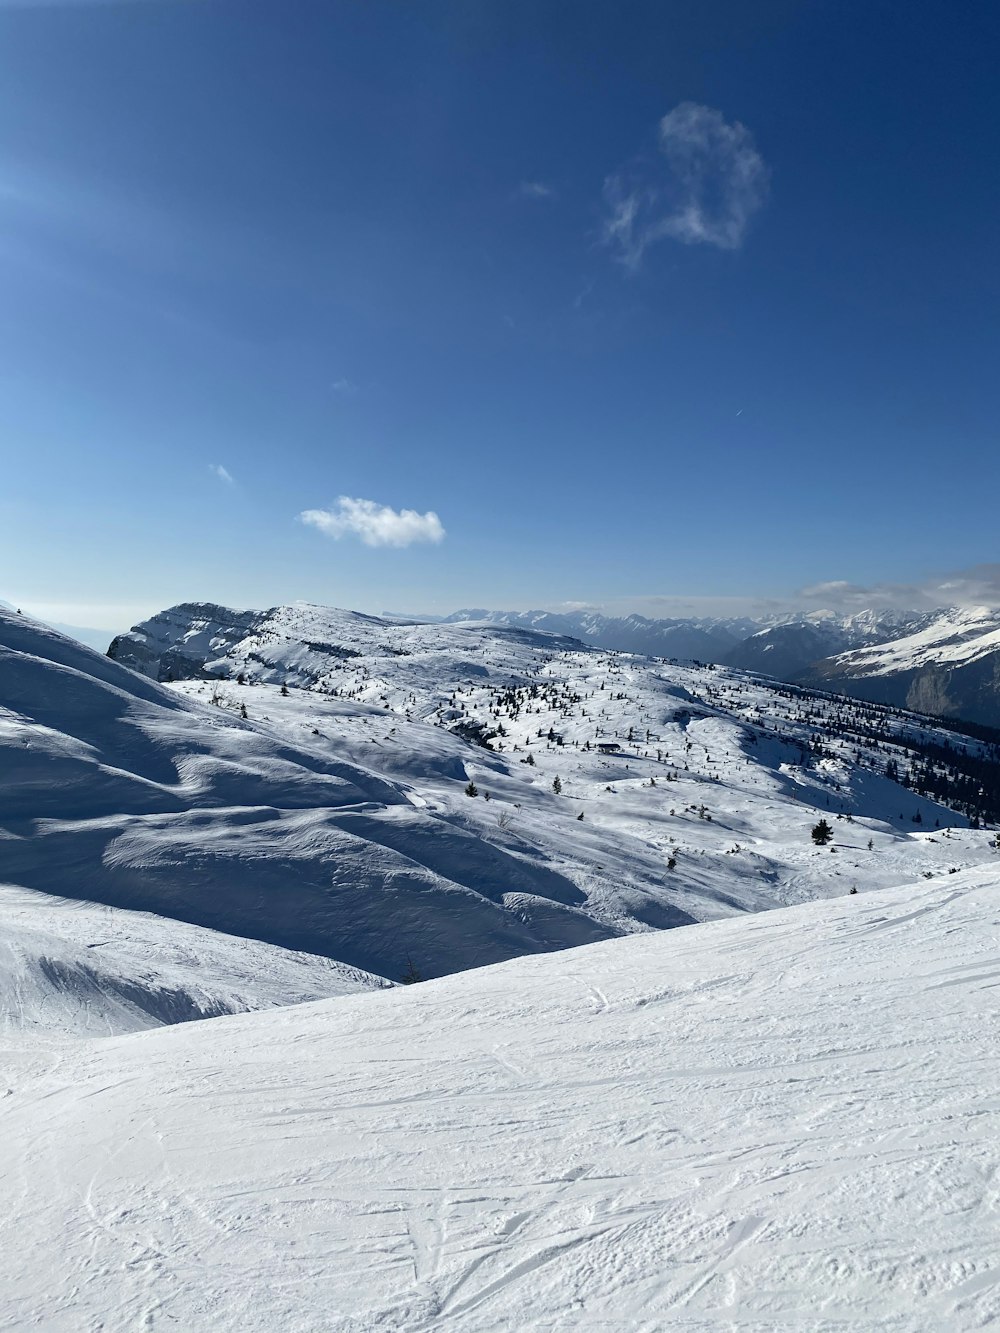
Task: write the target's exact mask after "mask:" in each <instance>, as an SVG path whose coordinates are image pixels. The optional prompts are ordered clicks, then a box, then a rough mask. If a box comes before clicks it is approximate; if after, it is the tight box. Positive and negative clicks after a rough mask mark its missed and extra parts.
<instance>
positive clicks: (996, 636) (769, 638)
mask: <svg viewBox="0 0 1000 1333" xmlns="http://www.w3.org/2000/svg"><path fill="white" fill-rule="evenodd" d="M448 620H449V621H451V622H453V623H458V622H470V621H479V622H485V623H488V624H492V625H510V626H516V627H519V628H523V629H532V630H544V631H548V632H550V633H556V634H561V635H572V636H573V637H575V638H578V639H582V640H583V641H584V643H589V644H594V645H596V646H598V647H601V648H605V649H616V650H618V651H619V652H631V653H647V654H650V655H651V656H655V657H671V658H676V659H693V660H696V661H713V662H719V663H722V664H724V665H726V666H733V667H739V668H740V669H742V670H745V671H758V672H761V673H763V674H765V675H768V676H773V677H775V678H776V679H778V680H787V681H791V682H801V683H804V684H810V685H813V686H818V687H822V688H825V689H830V690H835V691H837V692H839V693H843V694H851V695H854V696H856V697H858V698H864V699H872V700H876V701H879V702H882V703H888V704H897V705H900V706H904V707H906V708H911V709H914V710H916V711H919V712H924V713H930V714H934V715H937V716H940V717H955V718H963V719H965V720H967V721H970V722H979V723H984V724H986V725H988V726H993V727H998V726H1000V611H995V610H992V609H991V608H989V607H978V608H973V609H968V610H960V609H956V608H954V607H952V608H945V609H942V610H935V611H898V610H873V609H869V610H864V611H859V612H853V613H851V614H841V613H838V612H833V611H814V612H809V613H807V614H803V613H801V612H784V613H779V614H776V615H773V616H769V617H762V618H757V619H753V618H739V617H737V618H718V619H713V618H707V617H706V618H691V619H675V620H653V619H647V618H646V617H645V616H639V615H632V616H620V617H619V616H604V615H601V614H600V613H599V612H595V611H575V612H564V613H556V612H550V611H485V610H481V609H466V610H462V611H456V612H455V613H454V615H452V616H449V617H448Z"/></svg>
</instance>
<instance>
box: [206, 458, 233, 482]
mask: <svg viewBox="0 0 1000 1333" xmlns="http://www.w3.org/2000/svg"><path fill="white" fill-rule="evenodd" d="M208 470H209V472H211V474H212V476H213V477H218V478H219V480H220V481H224V482H225V483H226V485H227V486H233V485H235V481H234V479H233V474H232V473H231V472H230V471H229V469H228V468H224V467H223V466H222V464H221V463H209V465H208Z"/></svg>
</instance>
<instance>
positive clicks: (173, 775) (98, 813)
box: [0, 612, 686, 993]
mask: <svg viewBox="0 0 1000 1333" xmlns="http://www.w3.org/2000/svg"><path fill="white" fill-rule="evenodd" d="M0 690H2V699H3V703H2V706H0V883H7V884H10V885H13V886H17V887H19V888H22V889H32V890H36V891H39V892H44V893H47V894H53V895H57V896H59V897H62V898H68V899H74V900H81V899H85V900H89V901H91V902H95V903H104V904H106V905H109V906H114V907H124V908H129V909H138V910H141V911H147V912H155V913H157V914H159V915H161V916H164V917H170V918H177V919H180V920H182V921H187V922H190V923H192V924H195V925H200V926H207V927H209V928H211V929H213V930H217V931H223V932H227V933H229V934H235V935H240V936H247V937H251V938H253V939H256V940H263V941H266V942H268V943H271V944H274V945H278V946H281V947H282V948H285V949H291V950H297V951H305V952H309V953H314V954H323V955H325V956H327V957H330V958H334V959H337V960H338V961H339V962H341V963H345V964H349V965H351V966H352V967H354V968H360V969H362V970H364V971H368V972H374V973H376V974H378V975H380V976H388V977H390V978H393V979H398V978H399V977H400V976H402V975H403V974H404V973H405V972H406V970H407V968H408V965H409V960H410V958H411V956H412V957H417V958H419V960H420V967H421V969H422V971H423V972H424V974H425V975H433V974H436V973H439V972H444V971H451V970H454V969H456V968H461V967H470V966H473V965H476V964H481V963H485V962H491V961H497V960H498V959H503V958H510V957H514V956H516V955H519V954H523V953H529V952H532V951H537V950H543V949H551V948H559V947H564V946H566V945H568V944H577V943H582V942H586V941H589V940H594V939H602V938H606V937H607V936H609V935H611V934H615V933H618V927H617V926H616V925H614V924H613V923H610V922H603V921H600V920H598V919H597V917H596V915H595V913H594V912H593V911H592V910H589V909H588V908H587V895H586V894H585V893H584V892H583V891H582V890H581V889H580V888H578V887H577V885H576V884H575V883H573V882H572V881H571V880H569V879H568V878H567V877H566V876H565V875H564V874H563V873H562V872H561V871H560V870H559V869H558V868H556V867H555V866H553V865H551V864H549V863H548V861H549V858H547V857H546V858H543V857H538V856H532V855H530V854H526V853H525V852H524V850H523V849H522V848H521V847H520V844H519V843H518V842H517V841H516V840H514V839H508V840H507V843H506V845H505V843H504V840H503V839H501V838H499V837H497V836H494V837H493V838H488V837H487V838H484V837H481V836H479V835H478V834H477V833H476V832H475V831H474V830H470V829H466V828H463V827H461V826H460V825H459V824H458V823H457V822H453V821H450V820H448V819H447V818H446V817H445V818H443V817H442V816H441V815H440V814H438V813H435V812H434V811H432V810H431V809H430V808H429V805H428V802H427V801H425V800H424V799H423V798H422V797H420V796H418V795H417V794H416V793H415V792H414V791H413V788H412V783H408V782H401V781H398V780H397V779H395V778H392V777H387V776H382V775H380V774H378V773H376V772H374V771H373V770H372V768H371V767H368V766H366V765H365V764H364V762H363V761H364V758H369V757H370V758H374V757H375V756H374V753H372V752H370V753H369V755H363V756H362V759H361V762H354V761H352V760H350V759H349V758H346V757H344V756H343V754H338V753H337V747H336V746H335V745H331V744H330V743H329V742H327V741H325V740H324V739H323V738H322V737H320V736H319V733H318V730H317V729H316V728H315V726H314V725H313V726H309V727H304V726H303V727H300V728H297V729H296V735H295V739H294V740H293V741H291V742H290V741H289V740H288V739H287V738H286V737H285V736H284V735H283V734H282V733H281V731H280V730H279V729H277V728H274V727H269V726H268V724H267V722H266V721H262V720H260V719H258V720H256V721H244V720H243V719H242V718H241V717H240V716H239V713H238V711H237V710H235V709H228V710H227V709H226V708H222V707H214V708H213V707H209V706H207V705H206V703H203V702H200V701H197V700H191V699H185V698H183V697H182V696H181V695H180V694H178V693H177V692H176V691H173V692H172V691H170V690H167V689H165V688H163V687H162V686H160V685H156V684H154V683H153V682H151V681H149V680H146V679H144V678H142V677H141V676H138V675H136V674H135V673H134V672H131V671H129V670H127V669H126V668H124V667H122V666H120V665H119V664H118V663H116V662H113V661H109V660H108V659H107V658H106V657H101V656H99V655H98V654H96V653H93V652H91V651H90V650H88V649H86V648H84V647H82V646H81V645H79V644H76V643H74V642H72V641H71V640H69V639H65V638H62V637H61V636H59V635H57V634H55V633H54V632H52V631H49V630H47V629H45V628H44V627H43V626H41V625H39V624H38V623H37V622H33V621H31V620H30V619H29V618H28V617H21V616H15V615H9V614H7V613H3V612H0ZM369 711H372V710H369ZM331 720H332V719H330V718H328V717H325V718H324V723H325V724H326V723H328V722H329V721H331ZM380 720H381V719H380ZM433 734H434V736H435V739H437V733H433ZM466 749H468V746H467V745H466V743H465V742H463V741H461V740H460V739H458V738H454V739H453V740H452V742H451V748H450V749H449V748H448V747H447V746H438V747H437V749H436V750H435V749H429V750H428V751H426V752H423V753H417V754H415V755H413V756H412V757H411V759H410V760H409V762H408V763H406V764H404V765H403V768H404V769H407V768H410V769H413V770H414V771H420V770H421V769H422V768H423V767H424V766H427V767H428V768H430V769H431V770H439V771H440V772H441V773H442V774H444V775H447V780H448V782H449V784H450V785H451V786H453V787H455V788H456V791H457V793H458V794H459V795H458V799H459V800H461V799H464V798H462V797H461V795H460V793H461V790H462V784H464V783H465V782H467V781H468V779H467V777H466V775H465V770H464V768H463V765H462V760H461V757H460V752H461V751H463V750H466ZM397 771H398V766H397ZM456 803H457V802H456ZM494 834H499V830H497V829H495V828H494ZM646 896H647V897H648V896H650V895H646ZM638 897H639V899H640V901H641V900H643V895H641V894H640V895H638ZM655 909H656V904H655V903H651V904H650V910H651V911H653V910H655ZM659 910H660V911H661V912H662V913H663V914H664V917H665V918H666V917H669V916H671V909H669V908H668V907H667V905H666V904H663V905H662V906H661V907H660V909H659ZM672 919H677V920H683V919H686V918H685V917H684V915H683V914H682V913H680V912H674V913H673V917H672ZM95 956H96V955H95ZM321 993H322V992H321Z"/></svg>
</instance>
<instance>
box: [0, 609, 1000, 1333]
mask: <svg viewBox="0 0 1000 1333" xmlns="http://www.w3.org/2000/svg"><path fill="white" fill-rule="evenodd" d="M998 762H1000V752H998V750H997V746H996V744H995V743H994V740H993V739H991V738H990V737H989V736H988V735H984V734H979V735H970V734H968V732H966V731H962V730H961V729H958V728H955V727H950V726H948V725H946V724H943V723H942V724H938V723H936V722H934V721H933V720H932V719H929V718H928V717H924V716H918V715H914V714H912V713H908V712H906V711H904V710H903V709H901V708H898V707H885V706H882V705H880V704H876V703H873V702H867V701H863V700H856V699H847V698H843V697H839V696H836V695H831V694H827V693H824V692H822V691H817V690H810V689H804V688H801V687H798V686H793V685H781V684H779V683H778V682H776V681H775V680H773V679H768V678H766V677H763V676H758V675H754V674H752V673H749V672H745V671H740V670H736V669H733V668H728V667H717V666H710V665H701V666H698V665H690V664H689V665H683V664H679V663H676V662H670V661H667V660H664V659H661V658H654V657H643V656H633V655H630V654H627V653H623V652H617V651H612V650H607V649H604V648H600V647H596V646H593V645H586V644H584V643H582V642H580V641H579V640H578V639H574V638H571V637H567V636H565V635H553V634H546V633H542V632H539V631H537V630H531V629H526V628H524V627H520V626H509V625H498V624H485V623H468V622H459V623H449V624H434V625H428V624H415V623H407V622H405V621H400V620H396V621H389V620H383V619H379V618H375V617H370V616H362V615H359V614H356V613H351V612H345V611H337V610H333V609H330V608H326V607H317V606H307V605H295V606H291V607H277V608H273V609H272V610H270V611H267V612H255V611H233V610H231V609H229V608H224V607H219V606H215V605H208V604H204V603H189V604H184V605H181V606H177V607H173V608H171V609H170V610H168V611H165V612H163V613H162V614H161V615H159V616H157V617H154V618H153V619H152V620H150V621H147V622H144V624H142V625H140V626H137V627H136V628H135V629H134V630H133V631H131V632H130V634H128V635H124V636H120V637H119V638H118V639H116V640H115V643H114V645H113V646H112V650H111V656H110V657H103V656H100V655H99V654H97V653H95V652H92V651H90V650H89V649H87V648H86V647H83V646H81V645H80V644H79V643H76V642H73V641H72V640H70V639H67V638H65V637H63V636H61V635H60V634H58V633H55V632H53V631H51V630H48V629H46V628H44V627H43V626H41V625H39V624H38V623H37V622H35V621H33V620H31V619H30V618H29V617H27V616H20V615H17V614H14V613H8V612H6V611H4V610H2V609H0V1189H2V1196H3V1198H4V1201H5V1205H6V1206H5V1208H4V1209H3V1210H0V1227H2V1228H3V1231H2V1239H3V1243H2V1244H0V1328H8V1327H9V1328H12V1329H21V1328H38V1329H52V1330H73V1331H74V1333H75V1330H88V1331H90V1330H93V1331H94V1333H96V1330H104V1331H105V1333H107V1331H108V1330H118V1329H122V1330H124V1329H133V1328H159V1329H182V1330H192V1331H193V1333H201V1331H202V1330H217V1329H218V1330H233V1331H234V1333H235V1331H236V1330H240V1331H241V1333H243V1331H248V1333H264V1331H266V1333H271V1331H272V1330H282V1333H284V1331H285V1330H290V1331H292V1333H298V1331H300V1330H301V1331H305V1330H343V1331H344V1333H354V1331H355V1330H359V1331H360V1330H374V1329H385V1330H397V1329H398V1330H413V1331H414V1333H417V1331H418V1330H420V1331H423V1330H432V1329H437V1328H442V1329H451V1328H454V1329H463V1330H464V1329H468V1330H473V1329H474V1330H488V1329H489V1330H491V1329H498V1330H501V1329H502V1330H514V1329H541V1330H557V1329H559V1330H568V1329H577V1328H581V1329H623V1330H624V1329H628V1330H633V1329H635V1330H644V1331H652V1330H658V1329H661V1328H675V1327H676V1328H678V1329H681V1328H683V1329H699V1330H701V1329H704V1330H709V1329H719V1328H726V1329H734V1330H736V1329H739V1330H760V1331H763V1330H772V1329H774V1330H783V1329H788V1330H792V1329H794V1330H817V1331H821V1333H826V1330H831V1331H832V1330H840V1329H844V1328H851V1329H856V1330H868V1329H879V1330H881V1329H885V1330H914V1333H916V1330H937V1329H940V1330H953V1329H957V1330H965V1329H974V1328H983V1327H989V1326H991V1325H992V1324H994V1323H997V1322H1000V1184H998V1182H1000V1086H998V1085H1000V1069H998V1061H997V1059H996V1050H997V1038H998V1036H1000V1031H998V1027H1000V1024H998V1000H997V996H998V994H1000V845H998V844H1000V839H998V837H997V833H996V823H995V817H994V806H993V802H994V796H995V787H996V781H995V774H996V772H997V765H998ZM991 783H992V784H993V785H991ZM820 819H825V820H827V821H828V822H829V824H830V827H831V830H832V838H831V840H830V841H829V843H827V844H825V845H817V844H816V843H815V842H814V841H813V839H812V837H811V836H810V833H811V830H812V829H813V827H814V825H815V824H816V823H817V821H818V820H820ZM876 890H877V892H876ZM775 908H781V909H783V910H780V911H775V910H770V909H775ZM674 927H682V928H680V929H674ZM402 980H409V981H418V980H419V981H420V982H421V984H415V985H405V986H404V985H399V984H397V983H399V982H400V981H402ZM193 1020H197V1021H193Z"/></svg>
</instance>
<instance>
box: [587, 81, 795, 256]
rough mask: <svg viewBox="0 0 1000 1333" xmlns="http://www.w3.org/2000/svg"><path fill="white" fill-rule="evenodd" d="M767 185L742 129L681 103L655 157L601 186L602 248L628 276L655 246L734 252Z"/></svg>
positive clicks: (665, 122)
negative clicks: (614, 254)
mask: <svg viewBox="0 0 1000 1333" xmlns="http://www.w3.org/2000/svg"><path fill="white" fill-rule="evenodd" d="M769 178H770V171H769V170H768V167H767V164H766V163H765V162H764V159H763V158H762V157H761V155H760V153H759V152H758V151H757V146H756V144H755V143H754V138H753V135H752V134H751V133H750V131H749V130H748V129H747V128H746V126H745V125H741V124H740V122H739V121H738V120H737V121H733V122H732V124H730V123H729V122H727V121H726V120H725V119H724V118H723V116H722V112H721V111H717V110H716V109H715V108H714V107H710V106H700V105H699V104H698V103H697V102H681V103H680V105H679V106H676V107H674V109H673V111H671V112H669V113H668V114H667V115H665V116H664V117H663V119H662V120H661V121H660V125H659V155H658V156H657V157H656V158H655V159H652V160H647V161H641V162H637V163H635V164H633V165H632V166H631V167H629V168H627V169H625V170H624V171H621V172H617V173H615V174H613V175H611V176H609V177H608V178H607V180H606V181H605V182H604V197H605V202H606V204H607V207H608V214H607V217H606V218H605V221H604V230H603V239H604V242H605V244H607V245H609V246H611V247H612V248H614V249H616V250H617V251H618V257H619V259H620V260H621V262H622V263H623V264H624V265H625V267H626V268H628V269H631V270H633V271H635V270H636V269H638V268H639V267H640V265H641V263H642V259H643V255H644V254H645V253H646V251H647V250H648V249H649V247H650V246H651V245H654V244H656V242H658V241H662V240H673V241H680V242H681V243H682V244H684V245H714V246H716V247H717V248H718V249H720V250H738V249H739V248H740V246H741V245H742V244H743V237H744V235H745V233H746V229H747V225H748V224H749V222H750V219H751V218H752V217H753V215H754V214H755V213H756V212H757V211H758V210H759V209H760V208H761V207H762V206H763V204H764V200H765V199H766V197H767V189H768V181H769Z"/></svg>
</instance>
